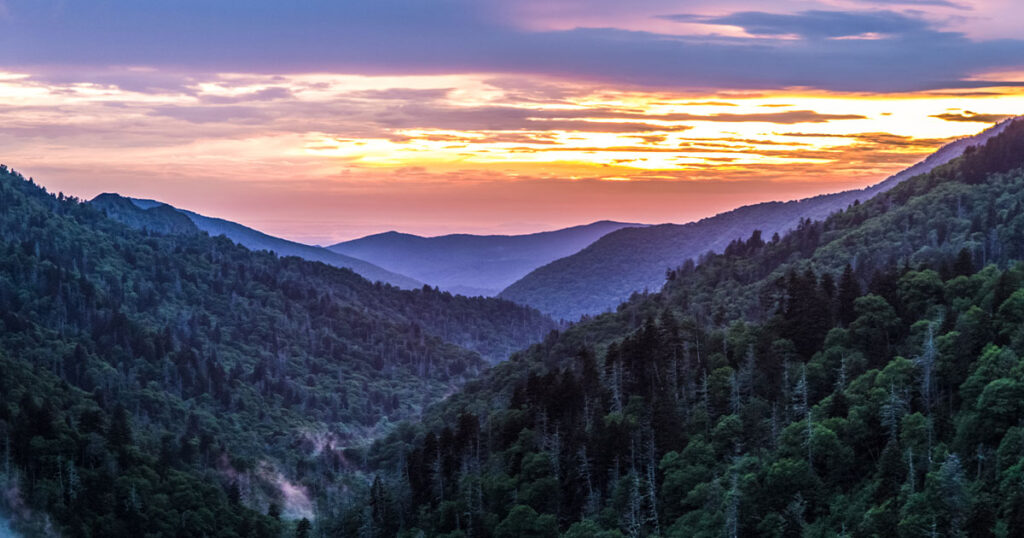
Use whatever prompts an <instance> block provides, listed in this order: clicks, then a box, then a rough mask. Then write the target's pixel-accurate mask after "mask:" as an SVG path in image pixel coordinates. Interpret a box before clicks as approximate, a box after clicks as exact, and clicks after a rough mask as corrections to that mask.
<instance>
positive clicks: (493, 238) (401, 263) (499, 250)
mask: <svg viewBox="0 0 1024 538" xmlns="http://www.w3.org/2000/svg"><path fill="white" fill-rule="evenodd" d="M635 226H644V225H643V224H632V223H626V222H612V221H606V220H605V221H599V222H594V223H592V224H586V225H582V226H573V227H571V228H564V229H561V230H554V231H549V232H540V233H534V234H528V235H470V234H454V235H442V236H438V237H422V236H418V235H411V234H405V233H399V232H386V233H382V234H376V235H370V236H367V237H363V238H360V239H355V240H352V241H345V242H343V243H338V244H336V245H332V246H329V247H327V248H328V249H330V250H331V251H333V252H337V253H339V254H345V255H347V256H353V257H356V258H359V259H361V260H366V261H368V262H371V263H374V264H376V265H379V266H381V267H383V268H385V269H388V270H389V271H394V272H397V273H401V274H404V275H409V276H410V277H413V278H415V279H417V280H421V281H423V282H426V283H427V284H430V285H434V286H438V287H439V288H441V289H443V290H448V291H451V292H452V293H461V294H463V295H485V296H491V295H496V294H497V293H498V292H500V291H501V290H502V289H504V288H505V287H507V286H508V285H510V284H512V283H513V282H515V281H516V280H519V279H520V278H522V277H523V276H525V275H526V274H527V273H529V272H530V271H533V270H534V269H536V268H538V267H540V266H542V265H544V264H547V263H549V262H551V261H553V260H556V259H558V258H562V257H565V256H569V255H571V254H573V253H575V252H578V251H579V250H580V249H583V248H584V247H586V246H587V245H589V244H591V243H593V242H594V241H596V240H597V239H599V238H600V237H602V236H604V235H606V234H608V233H611V232H614V231H616V230H620V229H622V228H628V227H635Z"/></svg>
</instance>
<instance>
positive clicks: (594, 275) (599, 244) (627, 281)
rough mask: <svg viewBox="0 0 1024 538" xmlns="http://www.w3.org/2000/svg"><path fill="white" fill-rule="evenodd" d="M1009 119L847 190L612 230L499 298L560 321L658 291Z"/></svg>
mask: <svg viewBox="0 0 1024 538" xmlns="http://www.w3.org/2000/svg"><path fill="white" fill-rule="evenodd" d="M1009 121H1010V120H1007V121H1004V122H1003V123H1000V124H999V125H996V126H994V127H992V128H990V129H987V130H986V131H984V132H982V133H980V134H978V135H975V136H973V137H969V138H965V139H962V140H958V141H955V142H952V143H950V144H948V145H947V146H945V147H943V148H942V149H940V150H939V151H937V152H936V153H934V154H932V155H931V156H929V157H928V158H927V159H925V160H924V161H922V162H920V163H918V164H916V165H914V166H912V167H910V168H908V169H907V170H904V171H903V172H900V173H899V174H896V175H894V176H892V177H890V178H888V179H886V180H885V181H883V182H881V183H879V184H877V185H874V186H871V187H868V188H866V189H862V190H851V191H844V192H839V193H834V194H825V195H821V196H815V197H813V198H807V199H803V200H795V201H791V202H767V203H762V204H755V205H750V206H744V207H740V208H738V209H735V210H733V211H728V212H726V213H721V214H719V215H716V216H714V217H709V218H706V219H703V220H700V221H697V222H692V223H689V224H682V225H680V224H662V225H658V226H650V227H646V228H627V229H623V230H619V231H617V232H613V233H610V234H608V235H606V236H604V237H602V238H601V239H599V240H597V241H596V242H594V244H592V245H590V246H589V247H587V248H585V249H583V250H582V251H580V252H578V253H577V254H574V255H572V256H569V257H566V258H562V259H559V260H556V261H554V262H552V263H550V264H548V265H545V266H543V267H540V268H538V269H537V270H535V271H533V272H532V273H530V274H529V275H527V276H525V277H523V279H522V280H519V281H518V282H516V283H514V284H512V285H511V286H509V287H508V288H507V289H505V290H503V291H502V292H501V293H500V294H499V297H503V298H506V299H510V300H512V301H515V302H517V303H520V304H527V305H531V306H534V307H536V308H538V309H539V310H541V311H542V312H545V313H547V314H550V315H551V316H553V317H555V318H556V319H566V320H576V319H578V318H579V317H580V316H581V315H584V314H591V315H593V314H598V313H601V312H605V311H608V310H610V309H612V308H614V307H615V306H617V305H618V304H619V303H621V302H623V301H625V300H626V299H627V298H628V297H629V296H630V295H631V294H633V293H634V292H638V291H644V290H651V291H654V290H658V289H660V288H661V285H662V284H663V283H664V282H665V270H666V269H668V268H671V267H676V266H678V265H680V264H682V263H683V262H684V261H686V260H687V259H691V258H692V259H697V258H699V257H700V256H701V255H703V254H705V253H707V252H709V251H710V252H721V251H722V250H723V249H724V248H725V247H726V246H727V245H728V244H729V243H730V242H732V241H733V240H735V239H738V238H745V237H748V236H749V235H750V234H751V232H753V231H754V230H755V229H757V230H761V231H762V234H763V235H764V236H765V238H769V237H771V236H772V235H773V234H775V233H779V234H783V233H785V232H786V231H788V230H791V229H793V228H795V227H796V226H798V225H799V224H800V222H801V221H803V220H805V219H808V218H809V219H811V220H820V219H824V218H826V217H828V216H829V215H830V214H832V213H834V212H836V211H839V210H842V209H845V208H846V207H847V206H849V205H850V204H852V203H854V202H855V201H864V200H867V199H870V198H871V197H873V196H875V195H877V194H879V193H881V192H885V191H887V190H889V189H891V188H893V187H894V186H896V185H898V184H899V183H901V182H902V181H904V180H906V179H908V178H910V177H912V176H915V175H918V174H922V173H925V172H928V171H930V170H932V169H934V168H935V167H937V166H940V165H942V164H945V163H947V162H949V161H950V160H951V159H953V158H955V157H958V156H960V155H961V154H962V153H963V152H964V150H965V149H966V148H968V147H973V146H976V145H978V144H983V143H984V142H985V141H987V140H989V139H990V138H991V137H993V136H995V135H997V134H999V133H1001V132H1002V131H1003V129H1004V128H1006V126H1007V125H1008V124H1009Z"/></svg>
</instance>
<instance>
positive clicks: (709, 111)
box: [0, 72, 1024, 240]
mask: <svg viewBox="0 0 1024 538" xmlns="http://www.w3.org/2000/svg"><path fill="white" fill-rule="evenodd" d="M140 74H145V72H140ZM157 75H158V74H157ZM0 97H2V101H3V104H2V105H0V119H2V121H3V124H4V126H5V127H4V129H3V132H2V134H0V140H2V141H3V147H4V148H5V156H4V158H5V159H6V160H8V161H9V162H12V163H20V162H28V163H34V165H33V170H29V172H34V173H39V174H43V172H44V171H46V172H48V173H47V174H46V175H47V176H48V180H49V182H50V183H51V184H54V185H55V186H57V187H59V188H63V189H65V190H68V191H69V192H71V193H75V194H80V195H85V196H91V195H94V194H96V193H98V192H100V191H101V190H121V191H128V192H129V193H130V194H135V195H140V196H160V197H164V198H168V199H170V200H171V201H176V200H182V198H185V199H186V200H185V201H183V202H182V201H179V203H185V204H188V205H192V206H199V207H197V209H201V210H204V209H205V210H207V211H213V212H227V213H231V212H232V207H229V206H228V205H227V202H226V201H223V200H222V199H220V201H218V198H214V199H209V198H207V197H205V196H203V195H202V193H210V194H211V195H212V194H213V193H214V192H216V193H217V194H216V196H217V197H220V196H228V195H229V194H230V193H232V192H233V190H239V191H241V190H244V189H247V188H249V187H247V186H251V185H253V184H256V183H259V182H267V184H266V185H264V186H263V189H266V190H267V193H266V195H267V197H268V198H267V199H266V200H262V201H254V202H252V203H253V204H255V207H256V208H258V209H259V210H258V211H257V210H254V208H253V206H252V205H250V206H247V207H245V208H240V209H235V210H234V211H235V212H236V214H237V215H238V216H237V218H241V219H242V220H245V221H249V222H253V223H256V224H260V225H262V226H264V227H266V228H270V229H271V231H275V232H277V233H282V234H286V235H290V236H295V237H303V238H322V239H324V240H327V239H334V238H339V237H344V236H348V235H350V234H352V233H353V231H352V230H351V229H346V228H347V227H350V226H351V225H353V224H356V223H354V222H351V220H350V222H348V223H342V224H337V223H335V221H333V220H332V218H331V217H332V215H331V214H330V213H325V211H327V210H326V209H321V210H320V211H311V212H308V211H307V212H305V216H306V217H307V218H308V217H309V216H310V215H311V214H319V215H320V216H319V220H318V221H317V222H315V223H312V222H308V221H306V220H304V219H303V218H297V219H296V220H295V221H294V222H291V223H288V222H283V221H282V220H281V219H282V218H283V217H277V218H276V219H275V218H273V217H270V218H268V217H269V214H268V213H267V211H272V210H271V209H270V208H271V207H272V206H273V205H274V203H276V202H283V203H285V205H287V202H285V201H284V200H283V199H282V198H281V197H280V196H281V194H280V193H278V194H276V195H275V194H273V193H274V192H275V191H280V192H285V191H290V192H294V190H295V189H300V188H311V189H317V190H321V191H322V192H323V196H325V197H327V198H331V197H332V194H331V193H332V192H333V193H336V194H335V195H334V196H335V197H336V198H337V203H338V209H339V212H340V211H345V213H347V214H348V215H352V213H353V211H357V212H358V211H359V210H360V207H365V205H363V204H355V205H356V206H358V207H356V208H351V207H346V202H347V201H350V200H346V195H349V196H356V197H357V198H358V197H360V196H363V197H365V195H366V191H367V189H369V188H370V187H371V186H376V187H377V190H378V191H379V192H380V193H384V192H387V191H388V190H389V189H391V188H394V187H393V186H388V185H394V184H408V185H413V186H414V187H413V188H414V190H415V189H422V188H423V187H424V186H426V185H430V186H431V187H432V190H433V191H434V192H436V193H437V195H436V196H433V197H431V196H427V197H425V198H421V201H422V202H423V203H427V202H428V201H431V199H432V198H436V199H434V200H432V201H431V202H430V203H439V204H442V206H444V207H445V211H444V213H447V214H449V215H452V214H454V215H458V214H459V209H458V208H457V207H451V206H449V203H451V201H452V200H455V199H456V198H455V197H453V195H452V192H453V191H457V190H460V189H461V190H464V191H467V192H470V191H473V190H474V189H475V188H480V186H482V185H492V184H494V183H496V182H520V183H522V182H528V183H529V182H538V181H547V182H563V183H573V182H576V183H579V182H584V183H585V182H587V181H600V180H606V181H607V180H614V181H619V182H621V181H631V182H654V183H655V184H657V183H667V182H700V181H703V182H709V181H710V182H720V183H736V184H742V185H743V192H732V196H733V199H735V200H736V201H737V202H738V203H746V202H753V201H757V200H761V199H772V198H774V197H793V196H801V195H810V194H814V193H816V192H821V191H824V190H837V189H844V188H851V187H860V186H864V185H867V184H869V183H872V182H875V181H878V180H881V179H883V178H884V177H886V176H887V175H888V174H890V173H893V172H895V171H897V170H899V169H901V168H903V167H905V166H907V165H909V164H912V163H913V162H915V161H917V160H919V159H921V158H923V157H924V156H925V155H927V154H928V153H929V152H931V151H933V150H934V149H935V148H937V147H938V146H940V145H942V144H943V143H946V142H948V141H949V140H951V139H953V138H956V137H960V136H964V135H968V134H972V133H974V132H977V131H979V130H981V129H983V128H984V127H985V126H986V123H989V122H993V121H997V120H998V119H999V118H1001V117H1002V116H1003V115H1004V114H1006V113H1008V112H1012V111H1017V110H1022V109H1024V106H1022V105H1024V92H1020V91H1017V90H1016V89H1015V88H1013V87H1005V88H999V87H995V88H988V89H986V91H984V92H979V91H976V90H972V91H964V90H957V91H952V90H951V91H929V92H919V93H900V94H862V93H840V92H828V91H821V90H787V91H778V90H776V91H767V92H765V91H754V90H748V91H741V92H738V91H717V92H716V91H705V92H699V91H686V92H678V91H670V90H652V89H647V88H636V87H633V88H630V87H619V88H613V87H611V86H609V85H597V84H586V83H581V82H576V81H567V80H559V79H554V78H550V77H535V78H531V79H529V80H525V81H523V80H517V79H514V78H511V77H505V76H501V75H493V74H480V75H452V76H407V77H395V76H381V77H370V76H353V75H330V74H306V75H273V76H267V75H252V74H249V75H246V74H223V75H213V76H209V77H202V78H199V77H193V78H191V80H188V81H187V82H186V83H185V84H183V85H182V86H181V87H180V88H177V89H160V88H154V87H150V88H146V87H142V88H141V89H128V88H122V87H120V86H118V85H115V84H102V83H96V82H91V83H90V82H74V81H66V82H60V83H55V82H48V81H47V80H46V79H45V77H36V76H33V75H28V74H24V73H3V74H0ZM37 171H38V172H37ZM156 180H159V181H156ZM210 182H216V183H218V186H217V188H216V189H211V188H210V187H211V184H210ZM232 183H233V184H235V185H234V186H231V185H230V184H232ZM782 184H786V185H787V187H782V188H780V187H779V186H780V185H782ZM299 185H302V186H301V187H300V186H299ZM588 185H589V184H588ZM587 188H597V189H600V187H591V186H588V187H587ZM655 188H657V185H655ZM189 189H198V191H195V190H192V191H189ZM371 190H372V189H371ZM572 190H573V189H572V188H571V187H569V188H568V189H566V191H567V192H571V191H572ZM638 190H639V189H638ZM664 190H665V192H673V191H676V192H678V189H677V188H674V187H673V188H669V187H665V188H664ZM499 191H500V189H499ZM189 192H191V194H188V193H189ZM537 192H538V196H540V195H541V193H542V192H544V190H543V189H538V190H537ZM572 199H573V198H572V197H570V198H569V200H572ZM577 199H578V198H577ZM482 203H488V202H486V201H484V202H482ZM490 203H491V204H493V206H494V210H495V211H498V210H500V209H501V205H502V200H501V199H495V200H494V201H491V202H490ZM567 203H569V205H570V207H569V208H568V209H567V210H566V211H565V212H564V213H563V214H562V215H559V216H558V217H560V218H559V219H552V218H551V217H544V216H542V215H535V216H534V218H531V219H530V220H529V221H528V222H524V223H522V226H521V227H524V228H525V227H529V226H533V225H544V224H550V225H561V224H567V223H569V222H572V221H576V220H587V219H596V218H603V217H610V218H623V219H633V220H647V221H654V222H657V221H670V220H671V221H685V220H688V219H692V218H696V217H700V216H705V214H706V213H708V212H709V211H714V210H722V209H726V208H727V207H728V206H729V203H728V202H727V203H725V204H724V205H723V204H710V205H706V206H704V207H703V211H701V210H696V209H695V208H693V207H688V205H689V203H688V201H686V200H674V201H673V200H671V199H666V200H664V201H663V202H662V204H655V205H654V206H653V207H640V208H629V206H628V204H623V206H622V207H623V209H621V210H618V211H617V210H616V209H615V208H614V207H610V208H605V210H606V211H610V214H603V213H597V212H595V211H594V210H593V209H592V208H587V207H578V206H575V204H572V203H571V202H567ZM385 205H386V204H385ZM732 205H735V203H733V204H732ZM293 210H294V209H293ZM364 211H365V212H366V214H364V215H363V216H362V217H359V218H363V219H368V220H366V222H362V223H359V225H360V226H359V227H358V230H356V231H355V232H354V233H357V234H358V233H361V232H364V231H368V230H375V229H378V228H380V227H386V226H387V225H388V224H391V223H392V221H391V220H390V219H392V218H395V217H391V216H387V219H388V220H387V221H385V222H376V223H375V222H371V221H370V220H369V217H368V216H367V214H370V213H376V209H373V210H372V211H369V210H364ZM394 211H395V213H396V215H398V216H397V218H396V220H398V221H399V222H400V219H401V215H402V214H408V212H407V211H403V210H402V208H401V207H400V206H399V207H396V208H394ZM514 211H515V210H514V208H510V209H509V212H510V213H512V212H514ZM510 216H511V215H510ZM505 219H509V216H506V217H505V218H504V219H502V220H505ZM534 219H536V220H534ZM342 220H344V219H342ZM538 221H539V222H538ZM548 221H550V222H548ZM346 224H347V225H348V226H346ZM396 224H397V223H396ZM406 224H407V225H409V226H413V227H416V226H418V227H419V229H420V230H421V231H424V232H427V233H429V232H431V231H438V232H439V231H446V230H445V229H443V228H441V227H437V224H430V223H427V224H423V223H413V222H408V223H406ZM460 224H464V225H466V226H473V225H472V224H471V223H470V222H466V223H460ZM495 224H497V223H495ZM311 225H312V226H314V227H321V226H326V227H328V228H329V229H323V230H320V229H317V230H314V231H313V232H312V233H311V232H310V231H309V226H311ZM476 228H479V229H482V230H485V231H486V230H491V229H501V230H504V231H509V230H512V231H514V230H517V228H516V226H512V227H509V228H508V229H507V230H506V229H505V228H495V227H493V226H487V225H486V224H484V225H481V224H477V225H476Z"/></svg>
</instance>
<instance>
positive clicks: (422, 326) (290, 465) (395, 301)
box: [0, 167, 554, 536]
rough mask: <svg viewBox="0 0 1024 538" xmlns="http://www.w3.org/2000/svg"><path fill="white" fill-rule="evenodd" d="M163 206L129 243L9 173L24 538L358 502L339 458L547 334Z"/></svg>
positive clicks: (258, 522) (4, 418)
mask: <svg viewBox="0 0 1024 538" xmlns="http://www.w3.org/2000/svg"><path fill="white" fill-rule="evenodd" d="M154 211H156V212H157V213H158V217H153V216H152V215H150V216H149V217H147V219H148V220H147V221H146V222H156V223H158V224H160V226H158V227H147V226H144V225H141V223H135V224H136V225H139V227H141V228H144V229H142V230H135V229H132V228H129V227H127V226H125V225H124V224H121V223H119V222H116V221H114V220H111V219H109V218H107V217H106V216H104V214H103V213H101V212H100V211H98V210H97V209H95V208H94V207H92V206H91V205H89V204H82V203H80V202H79V201H78V200H76V199H70V198H66V197H64V196H63V195H59V196H52V195H50V194H48V193H46V192H45V190H43V189H41V188H39V187H38V186H36V185H35V184H34V183H33V182H32V181H31V180H27V181H26V180H25V179H24V178H22V177H21V176H20V175H18V174H16V173H14V172H12V171H10V170H9V169H7V168H6V167H2V168H0V238H2V239H0V372H2V375H0V449H2V450H3V456H4V460H3V463H4V465H3V467H2V468H0V472H2V476H0V479H2V482H3V484H2V485H3V486H4V487H3V490H4V491H5V492H8V491H10V492H11V494H10V495H7V494H6V493H5V495H4V496H3V497H2V504H3V505H7V507H8V508H11V509H13V510H14V511H13V512H12V514H13V515H14V516H15V517H16V519H17V521H15V525H16V526H19V529H20V530H22V531H24V532H26V533H28V534H36V533H44V532H49V531H47V530H46V529H45V527H46V525H49V526H50V528H51V529H52V530H53V531H54V532H59V533H60V534H65V535H69V536H145V535H153V536H157V535H161V536H276V535H278V533H279V531H280V530H281V526H282V523H281V522H279V521H278V517H276V516H280V517H281V519H285V520H287V519H297V518H300V517H301V516H302V515H306V514H308V513H309V512H310V511H311V510H312V508H313V506H309V505H307V504H306V503H305V501H304V499H303V497H304V496H305V495H307V494H308V495H309V496H311V497H312V498H313V500H314V501H317V500H319V501H320V502H321V503H326V504H322V506H321V507H320V509H321V510H323V511H325V512H326V511H329V510H331V509H333V507H334V506H335V502H336V501H337V500H338V499H343V498H344V497H343V496H342V495H341V493H340V492H341V491H343V487H344V484H343V483H342V482H343V479H344V476H345V475H346V474H347V472H348V471H350V470H351V468H352V464H351V463H350V462H349V460H348V459H347V457H353V456H355V455H356V454H354V453H353V452H352V451H351V450H349V449H347V448H345V447H346V446H348V445H350V444H353V443H358V442H361V441H362V440H363V439H366V438H367V437H369V436H374V435H379V434H382V433H386V432H388V431H389V430H390V429H391V428H392V425H393V424H396V423H397V422H398V421H400V420H401V419H405V418H410V417H414V416H417V415H418V414H419V413H420V412H421V411H422V409H423V408H424V407H425V406H427V405H428V404H431V403H433V402H434V401H436V400H438V399H440V398H441V397H442V396H443V395H444V394H446V393H448V392H450V391H451V390H453V389H454V388H455V387H457V386H458V385H460V384H461V383H463V382H464V381H465V380H466V379H468V378H470V377H472V376H474V375H475V374H477V373H478V372H480V371H481V370H482V369H484V367H485V366H486V363H485V361H484V360H483V358H482V357H481V355H485V356H488V357H491V358H493V357H496V356H498V355H502V354H505V353H507V352H509V351H510V350H513V349H518V348H520V347H523V346H524V345H526V344H528V343H530V342H533V341H536V340H538V339H539V338H540V337H541V336H543V335H544V334H546V333H547V332H548V331H550V330H551V329H552V328H553V327H554V325H553V323H552V322H551V321H550V320H549V319H547V318H545V317H543V316H541V315H540V314H539V313H537V312H536V311H533V310H529V309H525V308H522V307H519V306H516V305H514V304H511V303H509V302H507V301H499V300H493V299H467V298H465V297H460V296H452V295H450V294H447V293H440V292H437V291H435V290H430V289H423V290H416V291H403V290H399V289H397V288H394V287H391V286H387V285H382V284H372V283H370V282H368V281H366V280H364V279H362V278H361V277H359V276H357V275H356V274H354V273H352V272H351V271H348V270H341V269H337V268H334V267H330V266H327V265H324V264H319V263H311V262H307V261H303V260H300V259H298V258H278V257H277V256H275V255H273V254H272V253H268V252H251V251H249V250H247V249H245V248H243V247H240V246H238V245H235V244H234V243H232V242H230V241H228V240H227V239H225V238H223V237H219V238H211V237H208V236H206V235H205V234H201V233H197V232H196V231H195V230H194V229H193V230H191V231H187V232H188V233H185V232H183V231H182V230H180V229H175V227H176V226H181V227H184V226H185V225H186V223H188V219H187V218H185V217H184V216H183V215H180V214H176V213H170V214H164V212H161V211H159V210H154V209H151V210H148V211H147V212H146V213H153V212H154ZM177 217H181V218H177ZM182 218H183V219H184V220H181V219H182ZM154 219H155V220H154ZM155 231H166V232H173V233H172V234H171V235H162V234H159V233H155ZM328 499H332V501H331V502H328ZM268 506H269V508H268ZM0 508H2V506H0ZM264 513H269V514H271V516H270V517H268V516H264V515H263V514H264ZM33 514H35V515H36V516H37V517H35V516H33ZM42 514H45V515H47V516H49V518H51V519H50V521H49V522H48V523H46V522H45V518H44V517H43V515H42ZM22 520H24V521H22ZM40 521H42V522H43V528H42V529H39V528H35V527H33V525H34V523H35V522H40ZM300 525H301V524H300ZM302 528H303V527H302V526H300V527H299V528H298V529H297V530H298V531H302ZM308 531H309V528H308V527H306V531H304V532H308ZM147 533H148V534H147Z"/></svg>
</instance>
